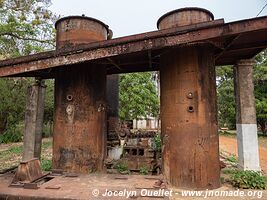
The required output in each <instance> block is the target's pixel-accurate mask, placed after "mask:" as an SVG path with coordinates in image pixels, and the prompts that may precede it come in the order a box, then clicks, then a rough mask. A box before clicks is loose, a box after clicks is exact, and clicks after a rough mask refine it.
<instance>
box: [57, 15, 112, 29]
mask: <svg viewBox="0 0 267 200" xmlns="http://www.w3.org/2000/svg"><path fill="white" fill-rule="evenodd" d="M68 19H87V20H91V21H95V22H97V23H99V24H101V25H102V26H104V27H105V28H106V30H107V33H109V26H108V25H107V24H105V23H104V22H102V21H100V20H98V19H95V18H93V17H87V16H85V15H82V16H80V15H72V16H67V17H62V18H60V19H59V20H57V21H56V23H55V28H56V29H57V25H58V23H60V22H61V21H64V20H68Z"/></svg>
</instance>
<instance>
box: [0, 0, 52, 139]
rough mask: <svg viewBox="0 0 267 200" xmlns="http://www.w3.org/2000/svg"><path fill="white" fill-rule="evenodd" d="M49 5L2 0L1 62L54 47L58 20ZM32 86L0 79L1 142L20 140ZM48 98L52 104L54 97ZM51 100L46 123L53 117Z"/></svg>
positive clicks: (33, 0) (26, 81)
mask: <svg viewBox="0 0 267 200" xmlns="http://www.w3.org/2000/svg"><path fill="white" fill-rule="evenodd" d="M50 5H51V1H50V0H23V1H14V0H0V7H1V9H0V60H2V59H7V58H13V57H17V56H22V55H28V54H32V53H36V52H40V51H44V50H48V49H53V48H54V38H55V37H54V36H55V31H54V28H53V26H54V25H53V24H54V21H55V19H56V17H55V15H54V14H53V13H52V12H51V11H49V10H48V8H49V6H50ZM31 83H32V79H25V78H13V79H12V78H6V79H4V78H2V79H0V143H2V142H5V143H6V142H17V141H21V138H22V132H21V129H19V128H18V124H19V123H20V122H21V121H24V110H25V100H26V89H27V87H28V86H29V85H30V84H31ZM50 85H52V83H51V84H49V87H50ZM49 91H50V90H49ZM50 93H52V91H51V92H50ZM48 97H50V98H49V100H48V101H49V102H53V100H51V99H52V95H50V96H49V95H48ZM48 101H47V103H46V108H45V112H46V113H48V114H47V115H46V116H45V120H46V119H51V115H52V114H51V107H52V105H51V104H52V103H50V104H49V103H48Z"/></svg>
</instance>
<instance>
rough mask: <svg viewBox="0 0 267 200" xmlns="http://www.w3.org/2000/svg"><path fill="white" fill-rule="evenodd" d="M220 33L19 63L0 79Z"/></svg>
mask: <svg viewBox="0 0 267 200" xmlns="http://www.w3.org/2000/svg"><path fill="white" fill-rule="evenodd" d="M201 32H203V33H201ZM222 32H223V31H222V29H215V30H214V31H209V29H203V30H200V31H194V32H188V33H184V34H180V35H176V36H167V37H161V38H155V39H147V40H143V41H138V42H131V43H127V44H123V45H117V46H112V47H106V48H100V49H95V50H91V51H84V52H81V53H77V54H70V55H68V56H60V57H54V58H47V59H44V60H37V61H33V62H29V63H21V64H18V65H14V66H8V67H2V68H0V77H3V76H9V75H13V74H19V73H26V72H30V71H36V70H40V69H48V68H53V67H57V66H63V65H71V64H76V63H81V62H85V61H90V60H96V59H101V58H108V57H112V56H118V55H125V54H129V53H135V52H140V51H146V50H149V49H160V48H162V47H168V46H169V47H171V46H177V45H181V44H184V43H190V42H194V41H201V40H205V39H209V38H211V37H218V36H219V35H221V34H222ZM196 36H197V37H196Z"/></svg>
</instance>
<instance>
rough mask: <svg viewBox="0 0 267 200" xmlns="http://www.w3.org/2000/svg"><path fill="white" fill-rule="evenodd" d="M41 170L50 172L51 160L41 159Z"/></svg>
mask: <svg viewBox="0 0 267 200" xmlns="http://www.w3.org/2000/svg"><path fill="white" fill-rule="evenodd" d="M41 168H42V170H43V171H50V170H51V169H52V160H51V159H47V158H42V159H41Z"/></svg>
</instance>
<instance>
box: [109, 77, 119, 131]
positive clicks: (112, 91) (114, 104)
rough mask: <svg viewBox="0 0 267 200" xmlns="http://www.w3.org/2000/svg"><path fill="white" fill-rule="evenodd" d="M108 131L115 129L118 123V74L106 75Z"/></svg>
mask: <svg viewBox="0 0 267 200" xmlns="http://www.w3.org/2000/svg"><path fill="white" fill-rule="evenodd" d="M107 104H108V110H107V116H108V117H107V118H108V131H115V130H116V127H117V125H118V123H119V75H118V74H112V75H107Z"/></svg>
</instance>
